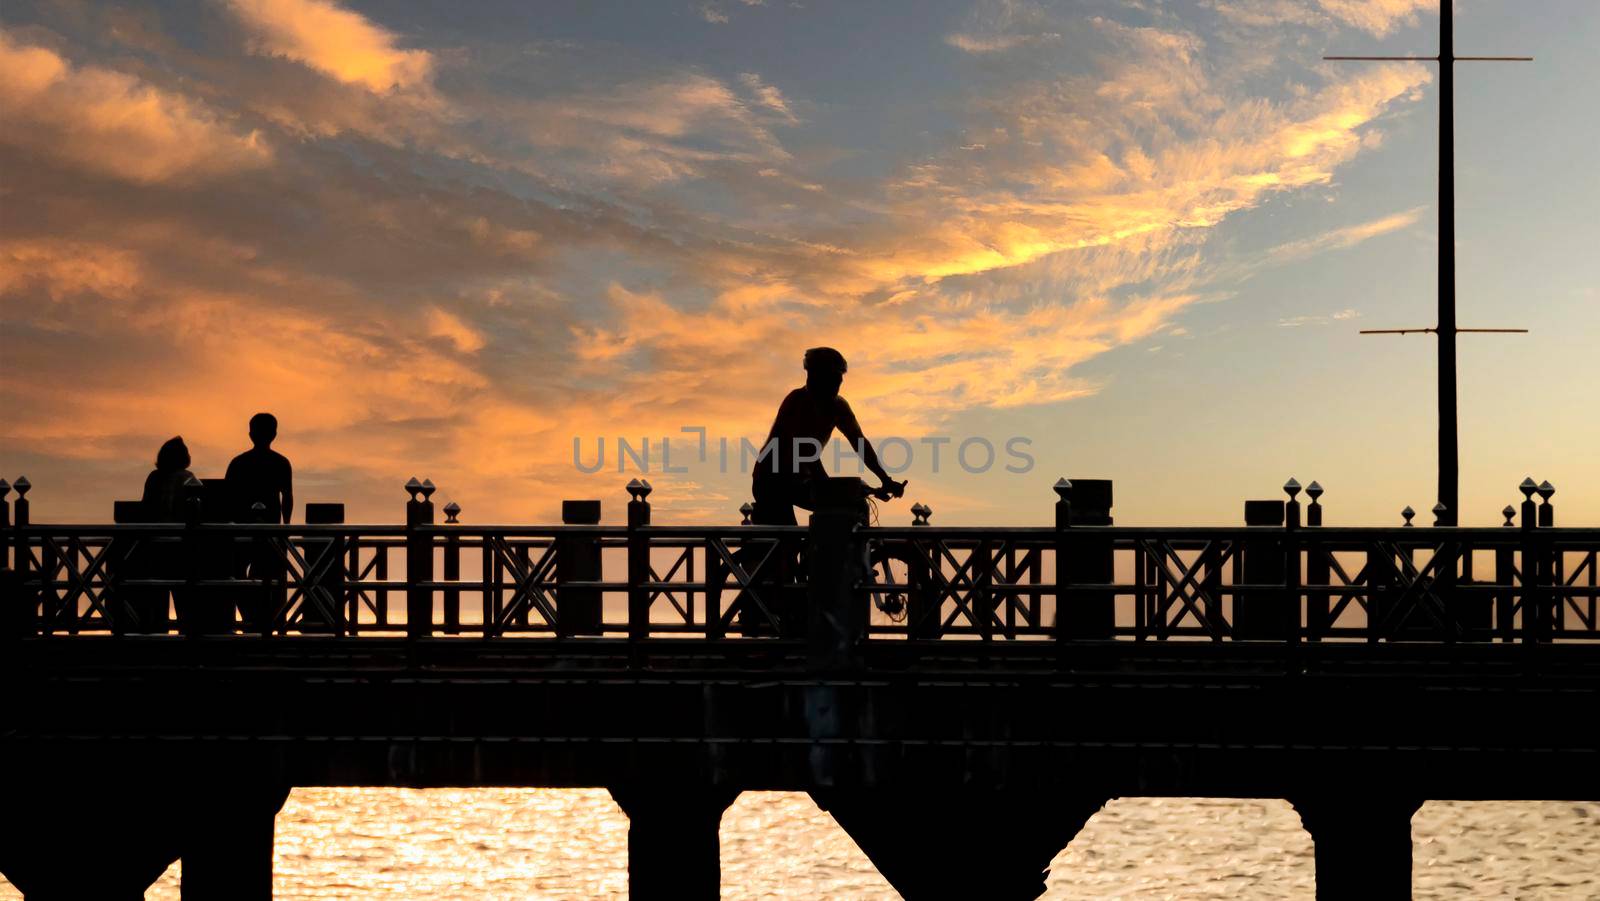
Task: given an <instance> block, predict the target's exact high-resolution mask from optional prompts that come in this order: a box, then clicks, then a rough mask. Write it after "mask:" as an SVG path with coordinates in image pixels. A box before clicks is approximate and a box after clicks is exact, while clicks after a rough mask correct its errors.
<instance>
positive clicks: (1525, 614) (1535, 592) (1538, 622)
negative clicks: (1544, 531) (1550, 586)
mask: <svg viewBox="0 0 1600 901" xmlns="http://www.w3.org/2000/svg"><path fill="white" fill-rule="evenodd" d="M1517 488H1518V490H1520V491H1521V492H1522V640H1523V641H1524V642H1526V643H1528V644H1537V643H1538V641H1539V638H1540V635H1541V634H1542V632H1543V626H1544V622H1543V620H1544V610H1543V605H1544V598H1543V597H1542V592H1541V591H1540V586H1541V584H1542V583H1543V581H1544V578H1543V576H1542V574H1541V573H1540V569H1542V567H1541V566H1540V565H1539V543H1538V536H1537V535H1536V534H1535V529H1537V527H1538V517H1539V510H1538V507H1537V505H1536V504H1534V502H1533V493H1534V492H1535V491H1538V490H1539V486H1538V485H1537V484H1535V483H1534V481H1533V479H1532V478H1531V477H1530V478H1526V479H1523V480H1522V484H1521V485H1519V486H1517Z"/></svg>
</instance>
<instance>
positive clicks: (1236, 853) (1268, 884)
mask: <svg viewBox="0 0 1600 901" xmlns="http://www.w3.org/2000/svg"><path fill="white" fill-rule="evenodd" d="M908 828H915V827H914V824H908ZM277 834H278V841H277V852H276V855H275V860H274V869H275V875H276V885H275V891H274V897H276V898H279V899H329V898H338V899H349V901H376V899H411V898H427V899H437V901H467V899H493V898H531V899H549V901H555V899H579V898H598V897H622V896H625V895H626V894H627V888H628V874H627V838H628V821H627V818H626V817H625V816H624V815H623V814H622V812H621V811H620V810H619V809H618V808H617V806H616V805H615V804H614V803H613V802H612V801H611V798H610V796H609V795H608V794H607V793H606V792H605V791H603V790H600V789H429V790H414V789H380V788H302V789H296V790H295V791H294V793H293V794H292V795H291V796H290V798H289V801H288V803H287V804H286V805H285V806H284V809H283V812H282V813H280V814H279V815H278V821H277ZM1412 837H1413V841H1414V842H1415V864H1414V885H1415V896H1416V897H1417V898H1419V899H1440V901H1443V899H1456V898H1463V897H1479V898H1486V897H1520V898H1539V899H1544V901H1548V899H1554V901H1567V899H1571V901H1577V899H1591V898H1595V897H1600V874H1597V873H1596V868H1595V867H1594V865H1593V862H1592V859H1591V858H1590V857H1589V855H1590V853H1591V852H1592V848H1593V847H1594V845H1595V842H1596V840H1600V804H1594V803H1580V802H1492V803H1491V802H1475V803H1468V802H1448V801H1447V802H1441V801H1433V802H1429V803H1428V804H1426V805H1424V806H1423V808H1422V810H1421V811H1419V812H1418V813H1417V815H1416V816H1415V817H1414V818H1413V819H1412ZM722 877H723V879H722V883H723V888H722V895H723V897H724V898H729V899H733V898H852V899H858V898H859V899H880V898H882V899H889V898H895V897H897V896H896V895H895V893H894V891H893V890H892V889H891V888H890V887H889V885H888V883H887V882H885V881H884V879H883V877H881V876H879V875H878V873H877V872H876V871H875V870H874V869H873V867H872V864H871V862H870V861H868V860H867V858H866V856H865V855H864V854H862V853H861V851H860V849H859V848H857V847H856V846H855V843H854V842H852V841H851V840H850V838H849V836H847V835H845V834H844V832H843V831H842V830H841V829H839V828H838V826H837V825H835V824H834V822H833V820H832V818H831V817H829V816H828V815H827V814H826V813H824V812H822V811H820V810H818V809H817V807H816V805H815V804H813V803H812V802H811V800H810V798H808V797H807V796H806V795H803V794H797V793H788V792H747V793H745V794H744V795H741V796H740V798H739V800H738V801H737V802H735V804H734V805H733V807H731V808H729V810H728V812H727V814H725V815H724V817H723V820H722ZM1314 877H1315V874H1314V870H1313V859H1312V845H1311V839H1310V836H1308V835H1307V834H1306V833H1305V831H1304V830H1303V829H1301V828H1300V821H1299V818H1298V817H1297V816H1296V815H1295V813H1294V811H1293V810H1292V809H1291V808H1290V807H1289V805H1288V804H1287V803H1285V802H1283V801H1276V800H1232V799H1215V798H1125V799H1119V800H1117V801H1113V802H1112V803H1110V804H1109V805H1107V806H1106V808H1105V809H1104V810H1103V811H1101V812H1100V813H1099V814H1097V815H1096V816H1095V817H1094V818H1093V819H1092V820H1090V822H1089V824H1088V825H1087V826H1085V827H1084V830H1083V832H1081V833H1080V834H1079V836H1078V838H1077V839H1076V840H1074V842H1073V843H1072V845H1071V846H1070V847H1069V848H1068V849H1066V850H1064V851H1062V852H1061V853H1060V854H1058V855H1056V859H1055V861H1054V862H1053V863H1052V864H1051V872H1050V879H1049V891H1048V892H1047V893H1046V895H1045V897H1046V898H1050V899H1074V901H1079V899H1081V901H1089V899H1103V898H1148V899H1155V898H1186V899H1187V898H1219V899H1220V898H1228V899H1235V901H1237V899H1306V898H1310V897H1312V895H1313V891H1314ZM178 883H179V868H178V867H177V866H176V865H175V866H174V867H173V868H172V869H170V870H169V871H168V872H167V873H166V875H165V876H163V877H162V878H161V880H160V881H159V882H157V883H156V884H155V885H154V886H153V887H152V888H151V889H150V891H149V892H148V893H147V894H146V898H147V899H150V901H178V897H179V892H178ZM17 898H20V896H19V895H18V894H17V893H16V891H15V890H14V889H12V888H11V886H10V885H9V884H7V883H5V882H4V881H3V880H0V899H6V901H11V899H17Z"/></svg>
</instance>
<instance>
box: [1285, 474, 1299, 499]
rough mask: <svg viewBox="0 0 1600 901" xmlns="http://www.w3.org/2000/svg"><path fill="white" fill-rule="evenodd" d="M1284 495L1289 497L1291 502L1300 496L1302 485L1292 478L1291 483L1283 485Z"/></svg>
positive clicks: (1290, 478)
mask: <svg viewBox="0 0 1600 901" xmlns="http://www.w3.org/2000/svg"><path fill="white" fill-rule="evenodd" d="M1283 493H1284V494H1287V495H1289V500H1291V501H1292V500H1294V499H1295V497H1296V496H1297V495H1299V494H1300V483H1299V482H1296V481H1295V480H1294V477H1293V476H1290V477H1289V481H1287V482H1284V483H1283Z"/></svg>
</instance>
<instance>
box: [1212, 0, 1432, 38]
mask: <svg viewBox="0 0 1600 901" xmlns="http://www.w3.org/2000/svg"><path fill="white" fill-rule="evenodd" d="M1208 5H1209V6H1210V7H1211V8H1212V9H1214V10H1215V11H1216V12H1217V13H1218V14H1219V15H1221V16H1223V17H1224V18H1226V19H1228V20H1230V21H1232V22H1235V23H1237V24H1239V25H1243V26H1246V27H1248V28H1252V29H1258V30H1262V31H1269V32H1270V31H1277V32H1281V31H1282V29H1283V27H1284V26H1286V25H1292V26H1298V27H1303V28H1308V29H1314V30H1322V31H1326V30H1328V29H1329V28H1332V27H1335V26H1336V25H1339V24H1343V25H1347V26H1350V27H1353V28H1359V29H1361V30H1363V31H1366V32H1369V33H1371V34H1372V35H1373V36H1375V37H1380V38H1381V37H1387V36H1388V35H1389V34H1391V33H1393V32H1394V31H1396V30H1398V29H1400V28H1409V27H1411V26H1414V25H1416V24H1417V22H1418V18H1419V16H1418V14H1419V13H1422V12H1427V11H1432V10H1437V9H1438V8H1439V0H1316V3H1315V4H1311V3H1306V2H1303V0H1211V2H1210V3H1209V4H1208Z"/></svg>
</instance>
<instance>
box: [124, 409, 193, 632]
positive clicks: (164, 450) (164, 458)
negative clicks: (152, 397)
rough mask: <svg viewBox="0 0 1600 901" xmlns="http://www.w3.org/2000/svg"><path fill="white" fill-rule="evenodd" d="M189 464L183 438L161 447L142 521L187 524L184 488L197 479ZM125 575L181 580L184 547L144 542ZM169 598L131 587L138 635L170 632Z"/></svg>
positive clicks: (146, 484) (149, 480)
mask: <svg viewBox="0 0 1600 901" xmlns="http://www.w3.org/2000/svg"><path fill="white" fill-rule="evenodd" d="M189 462H190V460H189V447H188V445H186V444H184V443H183V436H181V435H179V436H177V437H174V438H169V439H168V440H167V442H166V443H165V444H163V445H161V449H160V450H159V451H157V452H156V468H155V469H152V470H150V474H149V475H147V476H145V479H144V494H143V495H141V496H140V498H139V506H140V514H141V515H140V519H142V520H143V521H145V522H184V521H185V519H186V517H185V515H184V513H185V510H184V503H185V501H186V499H187V498H188V489H187V488H185V487H184V486H185V485H186V484H187V483H188V481H189V480H190V479H192V478H194V473H192V472H190V471H189ZM124 572H125V573H126V574H127V575H128V577H129V578H136V579H181V578H183V575H184V573H183V551H182V547H181V546H180V545H178V544H176V543H174V542H165V541H156V540H155V539H154V538H149V537H147V538H144V539H143V540H140V541H138V543H137V545H136V546H135V549H134V550H133V552H132V554H131V556H130V558H129V560H128V561H127V564H126V568H125V569H124ZM168 594H169V591H168V589H166V588H157V587H154V586H148V585H144V586H137V587H133V586H130V587H129V589H128V590H127V597H128V599H129V601H130V603H129V606H130V607H132V608H133V611H132V612H133V614H134V616H135V617H136V618H137V620H136V622H135V623H133V624H131V625H132V626H133V630H134V631H138V632H165V631H167V597H168ZM186 601H187V598H186V597H184V598H181V599H180V604H183V603H185V602H186ZM119 612H120V611H119ZM119 619H120V617H119Z"/></svg>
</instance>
